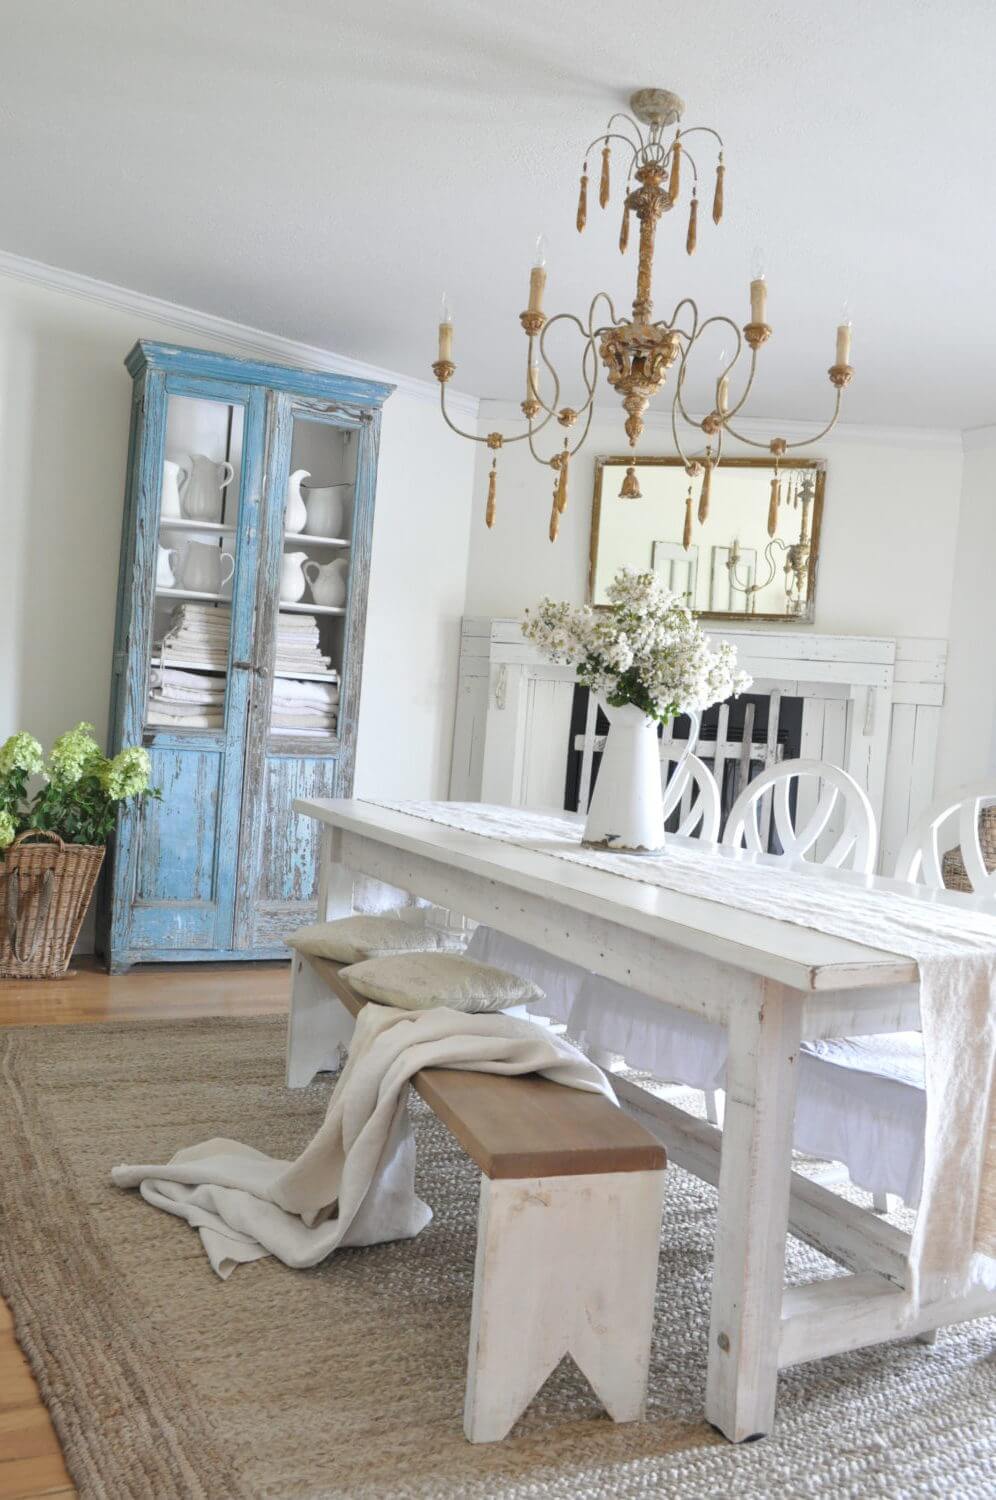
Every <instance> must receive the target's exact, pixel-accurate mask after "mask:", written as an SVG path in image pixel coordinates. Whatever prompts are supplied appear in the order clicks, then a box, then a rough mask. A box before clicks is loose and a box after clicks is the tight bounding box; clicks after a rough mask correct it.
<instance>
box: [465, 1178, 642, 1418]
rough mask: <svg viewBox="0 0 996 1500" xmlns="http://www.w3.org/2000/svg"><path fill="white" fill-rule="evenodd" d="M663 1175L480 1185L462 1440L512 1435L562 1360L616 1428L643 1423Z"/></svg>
mask: <svg viewBox="0 0 996 1500" xmlns="http://www.w3.org/2000/svg"><path fill="white" fill-rule="evenodd" d="M663 1192H664V1173H663V1171H654V1172H615V1173H604V1174H598V1175H591V1176H578V1177H536V1178H531V1179H526V1180H523V1179H516V1180H510V1181H498V1180H495V1181H492V1180H490V1179H489V1178H487V1177H484V1178H482V1179H481V1204H480V1214H479V1219H478V1231H477V1262H476V1267H475V1272H474V1305H473V1313H472V1316H471V1325H470V1357H469V1360H468V1366H467V1392H466V1400H465V1403H464V1420H463V1429H464V1432H465V1433H466V1435H467V1437H468V1438H469V1440H470V1441H471V1442H472V1443H491V1442H497V1441H498V1440H499V1439H500V1438H503V1437H505V1436H506V1434H507V1433H508V1431H509V1430H510V1428H511V1427H512V1426H513V1424H514V1423H515V1421H516V1420H517V1418H518V1417H520V1416H521V1415H522V1413H523V1411H524V1410H525V1409H526V1407H527V1406H528V1405H529V1402H530V1401H531V1400H532V1398H533V1396H535V1394H536V1392H537V1391H538V1390H539V1388H540V1386H541V1385H542V1384H543V1382H544V1381H545V1380H546V1378H547V1376H548V1375H549V1374H550V1372H551V1371H552V1370H554V1369H556V1367H557V1365H558V1364H559V1363H560V1361H561V1360H562V1359H563V1357H564V1355H565V1354H570V1355H571V1356H572V1357H573V1358H574V1360H575V1362H576V1363H577V1365H578V1367H579V1368H580V1369H581V1371H582V1372H583V1374H584V1375H585V1377H586V1378H587V1380H588V1381H589V1382H590V1384H591V1386H592V1388H593V1389H594V1391H595V1393H596V1395H597V1396H598V1397H599V1398H600V1400H601V1401H602V1403H603V1405H604V1406H605V1408H606V1410H607V1411H608V1413H609V1415H610V1416H611V1417H612V1418H613V1420H614V1421H616V1422H634V1421H638V1420H639V1419H640V1418H641V1417H642V1416H643V1409H644V1403H645V1401H646V1395H647V1371H648V1366H649V1362H650V1338H651V1333H652V1330H653V1318H654V1292H655V1288H656V1285H657V1256H658V1250H659V1245H660V1224H661V1202H662V1198H663Z"/></svg>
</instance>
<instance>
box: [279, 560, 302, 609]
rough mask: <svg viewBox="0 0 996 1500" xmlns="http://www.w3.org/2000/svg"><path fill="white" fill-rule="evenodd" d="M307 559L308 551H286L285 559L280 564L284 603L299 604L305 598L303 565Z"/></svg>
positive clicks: (281, 590) (282, 599)
mask: <svg viewBox="0 0 996 1500" xmlns="http://www.w3.org/2000/svg"><path fill="white" fill-rule="evenodd" d="M307 561H308V554H307V552H285V553H284V560H283V562H282V563H281V564H280V602H281V603H282V604H297V603H298V601H299V600H301V599H303V598H304V590H305V587H306V581H305V577H304V566H303V565H304V564H305V563H306V562H307Z"/></svg>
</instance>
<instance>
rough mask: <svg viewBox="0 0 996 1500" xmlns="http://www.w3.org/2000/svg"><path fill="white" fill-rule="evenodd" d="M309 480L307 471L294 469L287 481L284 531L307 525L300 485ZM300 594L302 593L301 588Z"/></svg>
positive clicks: (294, 530) (302, 528) (296, 530)
mask: <svg viewBox="0 0 996 1500" xmlns="http://www.w3.org/2000/svg"><path fill="white" fill-rule="evenodd" d="M310 478H311V475H310V473H309V472H308V470H307V469H295V470H294V472H293V474H292V475H291V476H290V478H289V479H288V481H287V499H286V501H285V503H284V530H285V531H293V532H298V531H303V530H304V528H305V527H306V526H307V524H308V512H307V511H306V510H305V508H304V496H303V495H302V494H301V483H302V481H303V480H305V479H310ZM301 593H302V594H303V593H304V588H303V587H302V589H301Z"/></svg>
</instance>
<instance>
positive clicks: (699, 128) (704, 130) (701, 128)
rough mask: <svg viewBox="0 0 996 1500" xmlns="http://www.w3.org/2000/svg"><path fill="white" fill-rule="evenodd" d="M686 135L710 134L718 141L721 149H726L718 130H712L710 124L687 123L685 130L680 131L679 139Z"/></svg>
mask: <svg viewBox="0 0 996 1500" xmlns="http://www.w3.org/2000/svg"><path fill="white" fill-rule="evenodd" d="M686 135H711V136H713V137H714V138H715V139H716V140H717V141H718V142H719V144H720V147H721V148H722V149H723V150H725V149H726V148H725V145H724V143H723V137H722V136H721V135H720V133H719V131H718V130H713V128H712V126H711V125H689V127H688V129H687V130H683V131H682V132H681V139H682V140H684V139H685V136H686Z"/></svg>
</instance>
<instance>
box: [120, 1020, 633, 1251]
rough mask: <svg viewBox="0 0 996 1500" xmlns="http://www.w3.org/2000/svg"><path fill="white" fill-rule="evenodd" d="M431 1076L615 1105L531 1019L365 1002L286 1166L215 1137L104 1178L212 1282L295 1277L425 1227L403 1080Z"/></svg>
mask: <svg viewBox="0 0 996 1500" xmlns="http://www.w3.org/2000/svg"><path fill="white" fill-rule="evenodd" d="M336 1003H337V1002H336V1001H335V1000H334V999H333V998H332V997H331V996H330V997H329V1004H330V1005H333V1004H336ZM429 1067H439V1068H461V1069H465V1070H470V1071H473V1072H480V1073H504V1074H516V1073H542V1074H543V1075H544V1077H546V1078H551V1079H553V1080H554V1082H556V1083H561V1084H565V1085H567V1086H569V1087H571V1088H577V1089H584V1090H587V1091H588V1092H591V1093H600V1094H604V1095H605V1097H606V1098H608V1099H610V1100H612V1102H613V1103H615V1102H616V1101H615V1095H614V1094H613V1092H612V1088H611V1086H610V1084H609V1082H608V1080H607V1079H606V1077H605V1075H604V1074H603V1073H602V1072H601V1071H600V1070H599V1069H598V1068H596V1067H595V1065H594V1063H592V1062H590V1061H589V1059H588V1058H587V1057H585V1056H584V1054H583V1053H581V1052H579V1051H578V1050H577V1049H576V1048H575V1047H572V1046H571V1045H570V1043H569V1042H565V1041H563V1040H562V1039H561V1038H560V1037H557V1036H555V1035H553V1034H552V1033H550V1032H549V1030H547V1029H546V1028H544V1027H540V1026H535V1025H533V1024H532V1023H531V1022H529V1021H523V1020H516V1019H514V1018H513V1017H511V1016H507V1015H503V1014H502V1013H500V1012H497V1013H490V1014H487V1015H467V1014H463V1013H459V1012H457V1011H453V1010H448V1009H445V1008H444V1007H439V1008H438V1009H435V1010H426V1011H417V1012H412V1011H401V1010H393V1009H391V1007H389V1006H382V1005H373V1004H369V1005H365V1006H364V1008H363V1009H362V1010H361V1012H360V1014H359V1016H358V1017H357V1021H356V1028H355V1030H354V1032H353V1040H352V1043H351V1045H350V1051H349V1061H348V1062H347V1063H346V1066H345V1068H344V1069H343V1071H342V1073H341V1074H340V1076H339V1079H338V1082H337V1083H336V1086H335V1088H334V1090H333V1093H332V1097H331V1099H330V1100H329V1105H328V1110H327V1111H326V1115H325V1120H324V1123H323V1124H322V1125H321V1126H320V1127H319V1129H318V1131H317V1133H316V1134H315V1135H314V1136H313V1137H312V1139H311V1141H310V1142H309V1143H308V1145H307V1146H306V1147H305V1148H304V1150H303V1151H302V1152H301V1154H300V1156H299V1157H298V1158H297V1159H296V1160H295V1161H293V1162H289V1161H280V1160H277V1159H275V1158H273V1157H269V1156H266V1155H264V1153H263V1152H261V1151H257V1150H256V1149H254V1148H253V1147H252V1146H245V1145H242V1144H240V1143H239V1142H238V1141H230V1140H225V1139H223V1138H218V1139H215V1140H210V1141H204V1142H202V1143H201V1144H200V1145H196V1146H187V1147H185V1148H184V1149H183V1150H181V1151H178V1152H177V1153H176V1155H175V1156H173V1157H172V1158H171V1159H170V1161H168V1162H166V1163H164V1164H162V1165H153V1164H147V1165H144V1166H118V1167H115V1168H114V1169H113V1171H112V1173H111V1178H112V1180H113V1181H114V1182H115V1183H116V1184H117V1186H118V1187H121V1188H133V1187H137V1188H138V1189H139V1191H140V1192H141V1195H142V1197H143V1198H144V1199H145V1200H146V1202H148V1203H151V1204H153V1205H154V1206H155V1207H156V1208H161V1209H164V1210H165V1211H166V1212H167V1213H171V1214H176V1215H177V1216H178V1217H179V1218H181V1219H185V1220H186V1221H187V1223H188V1224H190V1225H191V1227H192V1228H194V1229H197V1230H198V1232H199V1234H200V1237H201V1241H202V1244H203V1246H204V1249H205V1251H206V1253H207V1257H208V1260H209V1261H210V1263H211V1265H212V1267H213V1268H214V1270H215V1271H216V1272H217V1274H218V1275H219V1276H220V1277H222V1278H223V1279H224V1278H227V1277H228V1276H230V1275H231V1273H232V1271H233V1270H234V1269H235V1267H236V1266H237V1265H239V1264H241V1263H243V1262H245V1261H252V1260H259V1259H261V1258H262V1257H263V1256H266V1255H275V1256H276V1257H277V1258H278V1260H281V1261H283V1263H284V1264H285V1265H287V1266H291V1267H293V1268H296V1269H299V1268H301V1267H304V1266H314V1265H317V1263H318V1262H319V1261H321V1260H324V1259H325V1257H326V1256H327V1255H330V1254H331V1253H332V1251H333V1250H337V1249H339V1248H340V1246H345V1245H376V1244H380V1243H381V1242H382V1241H384V1240H399V1239H409V1238H411V1237H413V1236H414V1235H416V1234H418V1233H419V1231H420V1230H422V1229H424V1228H425V1226H426V1225H427V1224H428V1223H429V1221H430V1219H431V1218H432V1210H431V1209H430V1208H429V1206H428V1205H427V1204H426V1203H423V1202H422V1200H421V1199H420V1198H419V1197H418V1196H417V1195H416V1193H415V1144H414V1138H413V1136H412V1132H411V1127H410V1125H409V1121H408V1112H407V1109H406V1100H407V1095H408V1080H409V1079H410V1078H411V1077H412V1075H413V1074H415V1073H417V1072H418V1071H419V1069H420V1068H429Z"/></svg>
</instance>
